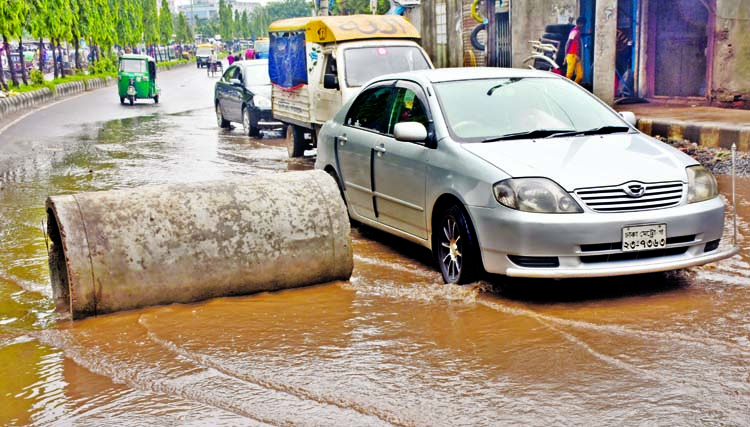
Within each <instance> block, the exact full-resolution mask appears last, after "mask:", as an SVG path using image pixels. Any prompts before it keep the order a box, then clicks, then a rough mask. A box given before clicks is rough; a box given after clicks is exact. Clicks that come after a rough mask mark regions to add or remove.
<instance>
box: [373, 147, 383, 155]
mask: <svg viewBox="0 0 750 427" xmlns="http://www.w3.org/2000/svg"><path fill="white" fill-rule="evenodd" d="M372 149H373V150H375V151H377V152H378V156H382V155H383V154H385V146H383V145H376V146H374V147H372Z"/></svg>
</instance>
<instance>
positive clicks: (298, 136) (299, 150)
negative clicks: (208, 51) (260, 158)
mask: <svg viewBox="0 0 750 427" xmlns="http://www.w3.org/2000/svg"><path fill="white" fill-rule="evenodd" d="M306 145H307V144H306V143H305V131H304V129H302V128H301V127H299V126H295V125H288V126H287V128H286V151H287V153H288V154H289V157H302V156H304V155H305V148H306Z"/></svg>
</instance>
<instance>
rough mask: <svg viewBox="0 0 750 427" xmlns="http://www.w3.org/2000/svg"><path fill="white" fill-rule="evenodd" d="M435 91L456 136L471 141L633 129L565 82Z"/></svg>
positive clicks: (494, 83)
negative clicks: (526, 135)
mask: <svg viewBox="0 0 750 427" xmlns="http://www.w3.org/2000/svg"><path fill="white" fill-rule="evenodd" d="M434 87H435V92H437V95H438V100H439V102H440V107H441V109H442V111H443V117H444V118H445V121H446V124H447V125H448V127H449V129H450V131H451V133H452V135H453V136H455V137H457V138H458V139H459V140H462V141H466V142H480V141H489V140H493V139H512V138H513V137H518V136H524V135H525V134H529V136H528V137H529V138H532V137H544V136H555V134H560V135H563V134H564V133H566V132H581V131H591V130H597V129H601V130H604V131H608V133H613V132H612V131H618V130H619V131H627V130H628V129H629V128H628V127H627V124H626V123H625V121H624V120H623V119H622V118H620V117H619V116H618V115H617V114H615V113H613V112H611V111H610V110H608V109H607V108H605V107H604V106H603V105H602V104H601V103H600V102H598V101H597V100H596V99H595V98H594V97H593V96H591V95H589V93H588V92H586V91H584V90H583V89H581V88H579V87H578V86H576V85H575V84H573V83H571V82H569V81H566V80H563V79H556V78H533V77H526V78H495V79H480V80H461V81H451V82H442V83H436V84H434ZM503 137H504V138H503Z"/></svg>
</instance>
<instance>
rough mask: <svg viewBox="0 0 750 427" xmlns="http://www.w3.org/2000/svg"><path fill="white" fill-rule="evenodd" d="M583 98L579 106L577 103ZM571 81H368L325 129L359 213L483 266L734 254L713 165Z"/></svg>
mask: <svg viewBox="0 0 750 427" xmlns="http://www.w3.org/2000/svg"><path fill="white" fill-rule="evenodd" d="M571 106H574V107H575V108H571ZM634 124H635V116H634V115H633V114H632V113H629V114H625V113H623V114H618V113H616V112H614V111H613V110H612V109H610V108H609V107H607V106H606V105H604V104H603V103H602V102H601V101H599V100H598V99H597V98H596V97H594V96H592V95H591V94H589V93H588V92H587V91H585V90H584V89H582V88H581V87H580V86H578V85H576V84H575V83H572V82H571V81H569V80H567V79H565V78H564V77H561V76H557V75H555V74H552V73H549V72H546V71H535V70H521V69H512V68H446V69H442V70H424V71H413V72H406V73H400V74H389V75H384V76H381V77H378V78H376V79H374V80H372V81H370V82H369V83H368V84H367V85H366V86H365V87H364V88H363V89H362V91H361V92H360V94H359V95H358V96H357V97H356V98H355V99H354V100H353V101H352V102H351V103H350V104H347V105H346V106H345V107H344V108H343V109H342V110H341V111H340V112H339V113H338V114H336V115H335V117H334V118H333V119H332V120H329V121H328V122H326V124H325V125H324V126H323V128H322V129H321V131H320V134H319V147H318V157H317V161H316V163H315V168H316V169H323V170H326V171H328V173H329V174H331V175H332V176H334V178H335V179H336V180H337V181H338V183H339V188H340V189H341V192H342V194H343V196H344V199H345V201H346V206H347V208H348V210H349V215H350V216H351V217H352V219H354V220H357V221H360V222H362V223H364V224H368V225H371V226H373V227H376V228H379V229H381V230H384V231H386V232H388V233H392V234H394V235H397V236H400V237H402V238H405V239H407V240H410V241H412V242H415V243H418V244H420V245H423V246H425V247H427V248H430V249H431V250H432V253H433V255H434V257H435V260H436V262H437V264H438V265H439V266H440V271H441V273H442V276H443V280H444V281H445V282H446V283H468V282H471V281H474V280H476V279H478V278H480V277H481V274H482V273H483V272H485V271H486V272H489V273H495V274H504V275H508V276H517V277H537V278H568V277H602V276H616V275H628V274H640V273H648V272H658V271H668V270H677V269H682V268H687V267H691V266H697V265H703V264H707V263H710V262H714V261H718V260H721V259H724V258H728V257H730V256H733V255H734V254H736V253H737V251H738V248H737V247H733V248H726V249H724V248H720V247H719V243H720V240H721V238H722V235H723V231H724V201H723V200H722V198H721V197H719V192H718V189H717V184H716V180H715V179H714V177H713V175H712V174H711V172H709V171H708V170H707V169H706V168H704V167H703V166H701V165H699V164H698V162H697V161H695V160H694V159H692V158H691V157H689V156H688V155H686V154H684V153H682V152H680V151H679V150H677V149H675V148H673V147H671V146H669V145H666V144H664V143H662V142H660V141H657V140H655V139H653V138H651V137H649V136H646V135H644V134H642V133H640V132H639V131H638V130H637V129H636V128H635V127H634Z"/></svg>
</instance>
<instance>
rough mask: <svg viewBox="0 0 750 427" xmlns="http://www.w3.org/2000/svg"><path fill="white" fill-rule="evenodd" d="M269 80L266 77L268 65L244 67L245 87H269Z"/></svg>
mask: <svg viewBox="0 0 750 427" xmlns="http://www.w3.org/2000/svg"><path fill="white" fill-rule="evenodd" d="M270 84H271V79H270V78H269V77H268V65H267V64H258V65H248V66H246V67H245V86H248V87H250V86H265V85H270Z"/></svg>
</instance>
